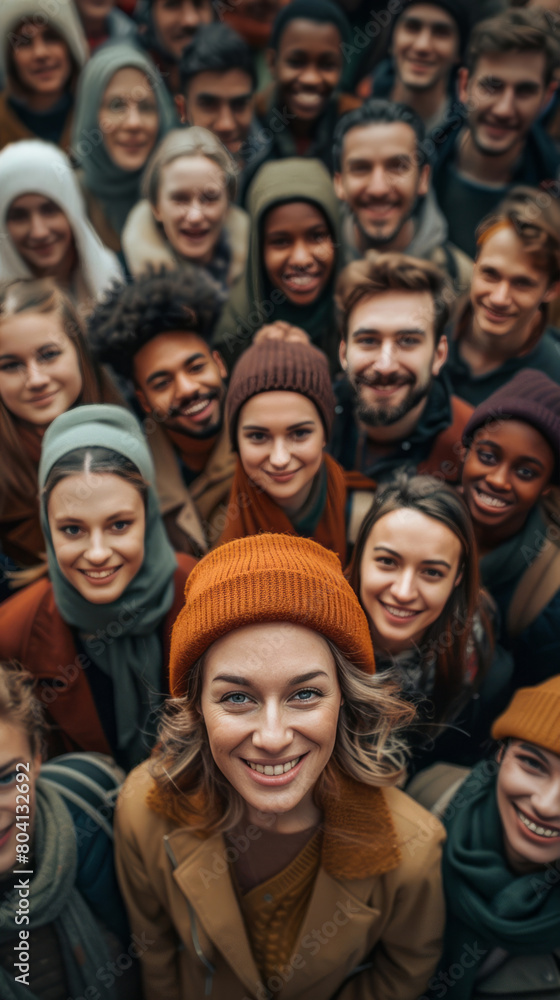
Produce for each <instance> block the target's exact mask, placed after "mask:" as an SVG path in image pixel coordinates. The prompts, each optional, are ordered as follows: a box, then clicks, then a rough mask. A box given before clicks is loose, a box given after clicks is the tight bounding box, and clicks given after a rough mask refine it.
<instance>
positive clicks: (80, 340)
mask: <svg viewBox="0 0 560 1000" xmlns="http://www.w3.org/2000/svg"><path fill="white" fill-rule="evenodd" d="M23 313H37V315H38V316H41V315H45V314H47V313H50V314H52V313H54V314H55V315H56V316H58V318H59V320H60V323H61V325H62V328H63V330H64V332H65V334H66V336H67V337H68V338H69V339H70V340H71V341H72V343H73V344H74V347H75V349H76V354H77V356H78V364H79V366H80V372H81V375H82V391H81V392H80V395H79V396H78V399H77V400H76V402H75V404H74V405H75V406H79V405H80V404H86V403H117V404H119V403H122V399H121V398H120V396H119V394H118V392H117V390H116V388H115V387H114V386H113V384H112V383H111V380H110V379H109V377H108V375H107V374H106V372H104V371H103V370H102V369H101V368H100V367H99V366H98V365H97V363H96V362H95V361H94V360H93V358H92V356H91V354H90V352H89V348H88V346H87V343H86V339H85V332H84V329H83V327H82V324H81V322H80V319H79V317H78V314H77V312H76V310H75V309H74V307H73V305H72V303H71V302H70V300H69V299H68V297H67V296H66V295H64V293H63V292H61V291H60V289H59V288H58V286H57V285H56V284H55V282H54V281H53V279H52V278H41V279H29V280H21V281H14V282H12V283H11V284H10V285H7V286H5V287H4V288H3V289H2V290H0V329H1V326H2V323H3V321H4V320H6V319H9V318H10V317H12V316H18V315H21V314H23ZM0 440H1V441H2V449H1V450H0V510H2V509H4V508H5V506H6V504H7V503H8V502H10V503H13V502H14V500H15V501H17V498H18V497H19V498H22V499H24V500H25V502H26V506H28V504H29V499H30V497H34V496H36V494H37V468H36V465H35V463H34V461H33V459H32V458H31V456H30V455H28V453H27V451H26V450H25V449H24V448H23V447H22V442H21V437H20V432H19V427H18V420H17V418H16V417H15V416H14V415H13V414H12V413H11V412H10V410H8V408H7V407H6V406H5V404H4V402H3V400H2V398H1V397H0Z"/></svg>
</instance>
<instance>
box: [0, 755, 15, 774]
mask: <svg viewBox="0 0 560 1000" xmlns="http://www.w3.org/2000/svg"><path fill="white" fill-rule="evenodd" d="M19 759H20V758H19V757H12V759H11V760H9V761H8V763H7V764H2V766H1V767H0V774H3V773H4V771H8V770H9V769H10V768H11V767H13V766H14V764H17V762H18V760H19Z"/></svg>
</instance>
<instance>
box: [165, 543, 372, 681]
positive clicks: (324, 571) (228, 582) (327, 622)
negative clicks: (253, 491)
mask: <svg viewBox="0 0 560 1000" xmlns="http://www.w3.org/2000/svg"><path fill="white" fill-rule="evenodd" d="M261 622H294V623H295V624H296V625H305V626H306V627H307V628H310V629H312V630H313V631H314V632H320V633H321V635H323V636H325V637H326V638H327V639H330V640H331V642H333V643H334V644H335V645H336V646H338V648H339V649H340V651H341V652H342V653H343V654H344V656H346V658H347V659H348V660H350V661H351V663H354V664H355V665H356V666H357V667H361V668H362V670H364V671H365V672H366V673H368V674H373V673H375V660H374V657H373V648H372V645H371V638H370V634H369V627H368V623H367V619H366V616H365V614H364V612H363V611H362V608H361V607H360V603H359V601H358V598H357V597H356V595H355V594H354V591H353V590H352V588H351V587H350V585H349V584H348V583H347V582H346V580H345V578H344V576H343V574H342V567H341V565H340V560H339V558H338V556H336V555H335V554H334V552H330V551H329V550H328V549H324V548H323V546H322V545H318V544H317V542H313V541H311V539H309V538H300V537H299V536H298V535H280V534H278V535H277V534H262V535H249V536H248V537H246V538H237V539H235V540H234V541H232V542H226V544H225V545H220V546H219V547H218V548H217V549H214V551H213V552H210V553H209V554H208V555H207V556H204V558H203V559H201V560H200V562H199V563H197V565H196V566H195V568H194V569H193V571H192V573H191V574H190V576H189V578H188V580H187V583H186V586H185V604H184V605H183V608H182V610H181V611H180V612H179V616H178V618H177V620H176V622H175V625H174V626H173V635H172V638H171V655H170V660H169V677H170V687H171V694H172V695H173V696H174V697H178V696H180V695H182V694H184V693H185V689H186V675H187V672H188V671H189V669H190V668H191V667H192V666H193V664H194V663H196V661H197V660H198V659H199V658H200V657H201V656H202V654H203V653H204V652H206V650H207V649H208V648H209V646H211V645H212V643H213V642H215V641H216V639H219V638H220V637H221V636H223V635H226V634H227V633H228V632H233V630H234V629H236V628H241V627H242V626H243V625H252V624H258V623H261Z"/></svg>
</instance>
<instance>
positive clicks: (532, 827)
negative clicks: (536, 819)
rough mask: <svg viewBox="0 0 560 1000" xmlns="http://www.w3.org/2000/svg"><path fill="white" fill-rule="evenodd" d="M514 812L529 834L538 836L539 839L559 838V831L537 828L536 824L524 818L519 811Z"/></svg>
mask: <svg viewBox="0 0 560 1000" xmlns="http://www.w3.org/2000/svg"><path fill="white" fill-rule="evenodd" d="M515 811H516V813H517V815H518V816H519V819H520V820H521V822H522V823H523V826H526V827H527V829H528V830H530V831H531V833H536V834H538V836H539V837H550V838H554V837H560V830H553V829H552V828H551V827H549V826H537V824H536V823H533V822H532V820H530V819H527V817H526V816H524V815H523V813H522V812H520V811H519V809H516V810H515Z"/></svg>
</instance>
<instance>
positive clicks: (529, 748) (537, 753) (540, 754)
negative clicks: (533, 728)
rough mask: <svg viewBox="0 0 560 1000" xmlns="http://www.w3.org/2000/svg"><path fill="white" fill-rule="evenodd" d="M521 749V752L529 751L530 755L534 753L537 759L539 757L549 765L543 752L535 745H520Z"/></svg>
mask: <svg viewBox="0 0 560 1000" xmlns="http://www.w3.org/2000/svg"><path fill="white" fill-rule="evenodd" d="M519 749H520V750H527V751H529V752H530V753H534V755H535V757H539V758H540V760H542V761H543V763H544V764H548V760H547V758H546V755H545V754H544V753H543V752H542V750H539V748H538V747H536V746H535V745H534V744H533V743H520V744H519Z"/></svg>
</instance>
